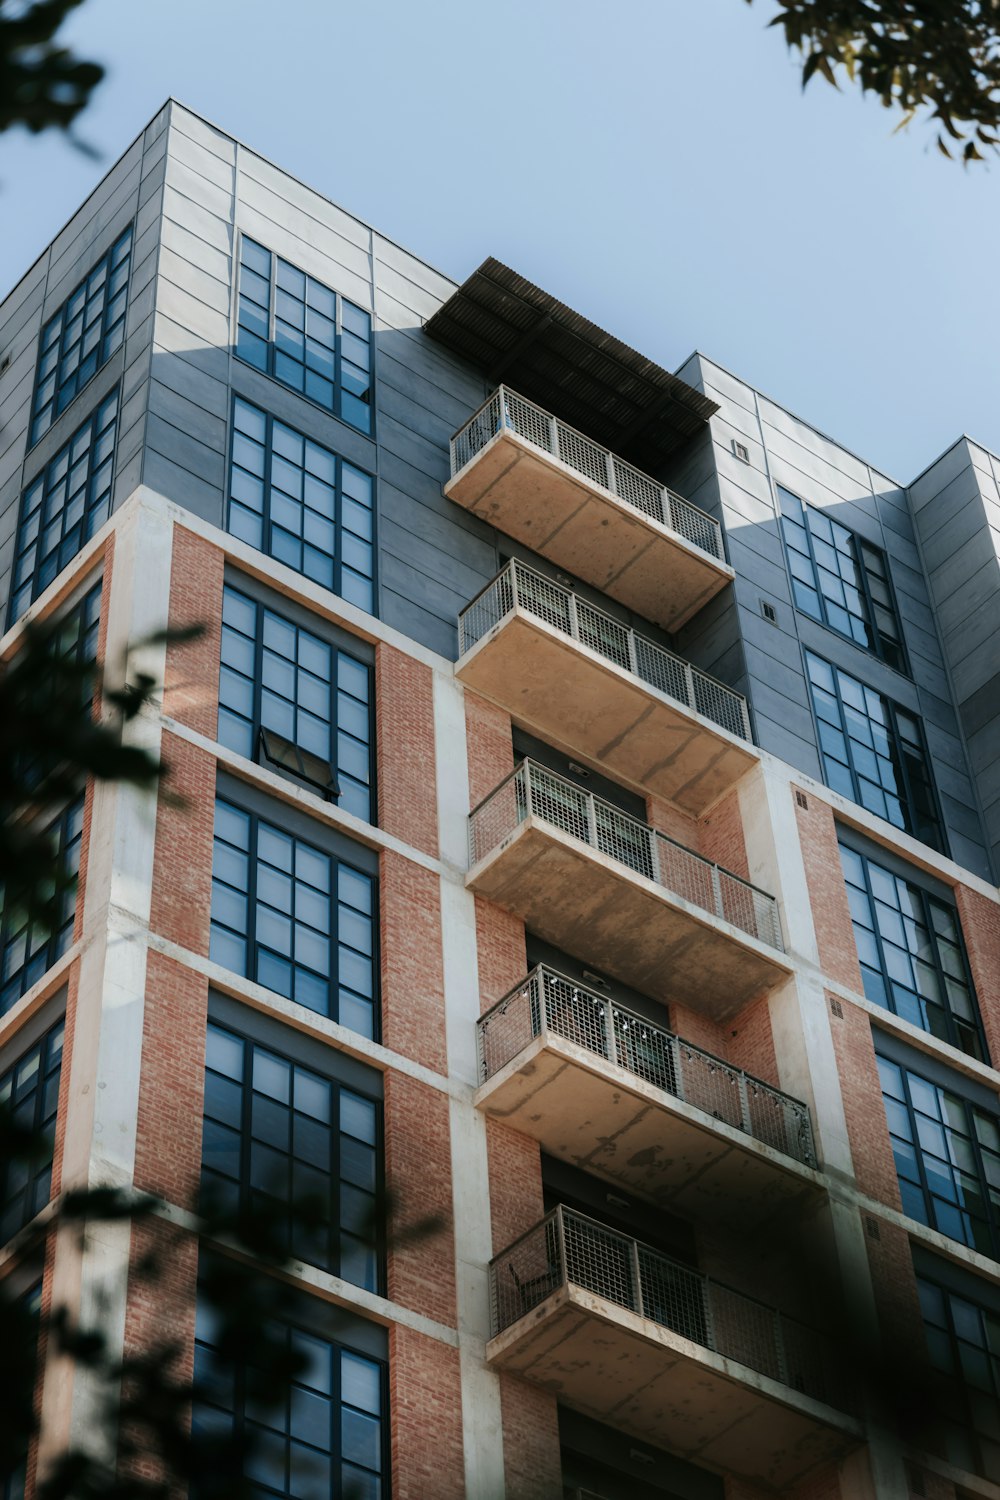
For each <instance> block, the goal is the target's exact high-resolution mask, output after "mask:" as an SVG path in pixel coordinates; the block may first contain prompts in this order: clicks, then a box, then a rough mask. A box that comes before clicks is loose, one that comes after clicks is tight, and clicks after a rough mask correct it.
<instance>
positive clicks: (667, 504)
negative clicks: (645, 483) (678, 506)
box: [660, 486, 679, 531]
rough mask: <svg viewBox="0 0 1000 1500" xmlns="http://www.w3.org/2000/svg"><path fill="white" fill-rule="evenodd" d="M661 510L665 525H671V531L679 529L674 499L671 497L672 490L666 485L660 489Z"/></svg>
mask: <svg viewBox="0 0 1000 1500" xmlns="http://www.w3.org/2000/svg"><path fill="white" fill-rule="evenodd" d="M660 510H661V511H662V512H663V516H662V520H663V524H664V526H669V527H670V529H671V531H677V530H679V528H678V525H677V521H676V519H675V517H674V504H673V500H672V498H671V495H670V491H669V490H668V489H667V488H666V486H664V488H663V489H662V490H661V491H660Z"/></svg>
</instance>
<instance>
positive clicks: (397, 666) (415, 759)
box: [375, 644, 438, 857]
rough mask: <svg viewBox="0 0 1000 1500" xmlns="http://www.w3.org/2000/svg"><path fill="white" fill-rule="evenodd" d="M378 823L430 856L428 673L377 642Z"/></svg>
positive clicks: (433, 815) (433, 811)
mask: <svg viewBox="0 0 1000 1500" xmlns="http://www.w3.org/2000/svg"><path fill="white" fill-rule="evenodd" d="M375 706H376V724H377V740H378V807H379V825H380V827H382V828H384V829H385V831H386V832H387V833H392V834H395V836H396V837H397V838H399V839H403V840H404V841H405V842H406V843H407V844H412V845H413V847H414V848H416V849H420V850H422V851H423V853H425V854H431V855H434V856H435V857H436V856H437V852H438V838H437V788H436V784H435V768H434V701H433V673H432V672H431V669H430V667H427V666H424V664H423V663H422V662H419V661H414V660H413V658H412V657H409V656H404V654H403V652H402V651H396V650H394V648H393V647H392V646H386V645H384V644H380V645H379V646H378V648H377V650H376V654H375Z"/></svg>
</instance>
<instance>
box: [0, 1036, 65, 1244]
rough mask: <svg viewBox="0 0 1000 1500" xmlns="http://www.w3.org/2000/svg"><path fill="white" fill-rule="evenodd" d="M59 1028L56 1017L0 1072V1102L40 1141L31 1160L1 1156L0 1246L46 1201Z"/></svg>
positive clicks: (59, 1058)
mask: <svg viewBox="0 0 1000 1500" xmlns="http://www.w3.org/2000/svg"><path fill="white" fill-rule="evenodd" d="M64 1030H65V1025H64V1023H63V1022H62V1021H60V1022H59V1023H58V1025H56V1026H53V1027H52V1029H51V1030H50V1031H48V1032H47V1033H46V1035H45V1036H43V1037H42V1038H41V1040H40V1041H38V1042H36V1043H35V1045H34V1046H33V1047H31V1048H29V1050H28V1051H27V1052H25V1053H24V1054H23V1055H22V1056H21V1057H19V1058H18V1060H17V1062H16V1063H14V1065H13V1066H12V1067H10V1068H8V1069H7V1071H6V1072H4V1073H0V1105H2V1106H4V1107H6V1108H7V1109H8V1110H9V1111H10V1114H11V1117H12V1118H13V1121H14V1124H15V1125H16V1126H20V1127H21V1129H23V1130H30V1131H32V1132H33V1133H37V1135H38V1137H39V1139H40V1142H41V1144H42V1149H41V1152H40V1154H39V1155H38V1156H36V1157H34V1158H33V1159H32V1160H31V1161H26V1160H24V1159H23V1158H13V1159H7V1160H6V1162H5V1168H2V1169H0V1244H6V1243H7V1241H8V1240H9V1239H10V1237H11V1235H13V1234H16V1233H17V1231H18V1230H19V1229H23V1228H24V1226H25V1224H28V1223H30V1222H31V1220H32V1219H33V1218H34V1217H35V1215H36V1214H37V1213H40V1212H41V1210H42V1209H43V1208H44V1207H45V1205H46V1203H48V1201H49V1191H50V1188H51V1186H52V1154H53V1151H54V1149H55V1128H56V1111H57V1109H58V1106H59V1069H60V1065H61V1063H62V1048H63V1032H64Z"/></svg>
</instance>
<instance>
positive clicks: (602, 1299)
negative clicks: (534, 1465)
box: [486, 1207, 861, 1489]
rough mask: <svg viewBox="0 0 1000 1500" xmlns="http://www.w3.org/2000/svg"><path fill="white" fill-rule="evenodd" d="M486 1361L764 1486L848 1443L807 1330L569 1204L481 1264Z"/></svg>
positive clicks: (834, 1377) (851, 1432)
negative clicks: (485, 1272)
mask: <svg viewBox="0 0 1000 1500" xmlns="http://www.w3.org/2000/svg"><path fill="white" fill-rule="evenodd" d="M490 1293H491V1303H492V1320H493V1322H492V1338H491V1339H490V1342H489V1343H488V1344H487V1347H486V1357H487V1360H488V1362H489V1363H490V1364H491V1365H492V1366H493V1367H494V1368H499V1369H504V1370H509V1371H511V1372H513V1373H515V1374H517V1375H519V1376H521V1377H522V1378H523V1379H525V1380H529V1381H532V1382H534V1383H535V1384H537V1385H540V1386H542V1387H544V1388H545V1389H548V1390H551V1391H553V1392H555V1393H556V1394H558V1396H559V1399H560V1400H561V1401H563V1402H565V1403H566V1404H567V1405H569V1406H572V1407H574V1408H576V1409H577V1410H579V1411H582V1412H584V1413H585V1414H586V1415H589V1416H592V1417H594V1418H596V1419H598V1420H600V1421H602V1422H611V1423H612V1424H613V1425H615V1426H616V1427H620V1428H622V1429H623V1430H625V1431H626V1432H630V1433H632V1434H634V1435H635V1436H636V1437H638V1438H640V1439H644V1440H646V1441H648V1442H651V1443H655V1444H657V1445H658V1446H661V1447H667V1448H669V1449H670V1451H671V1452H673V1453H676V1454H677V1455H678V1456H679V1457H681V1458H685V1459H687V1460H689V1461H690V1462H692V1463H696V1464H702V1465H706V1466H708V1467H711V1468H715V1469H719V1470H722V1471H723V1472H727V1473H734V1474H740V1475H743V1476H745V1477H747V1478H749V1479H751V1480H753V1481H754V1482H756V1483H758V1484H762V1485H765V1486H771V1487H773V1488H775V1489H784V1488H785V1487H788V1486H791V1485H794V1484H796V1483H797V1482H798V1481H799V1480H801V1479H803V1478H804V1477H805V1476H806V1475H808V1474H809V1473H810V1472H812V1471H813V1470H814V1469H815V1468H817V1467H818V1466H820V1465H822V1464H824V1463H829V1462H831V1461H833V1460H836V1459H837V1458H839V1457H840V1456H841V1455H842V1454H844V1453H845V1452H847V1451H848V1450H849V1449H850V1448H852V1447H854V1446H856V1444H857V1443H858V1441H859V1440H860V1436H861V1434H860V1428H859V1426H858V1423H857V1421H856V1420H855V1418H854V1417H853V1416H852V1415H851V1414H850V1410H851V1404H850V1397H849V1394H848V1392H847V1390H846V1389H845V1386H844V1384H843V1382H842V1380H841V1377H840V1374H839V1370H838V1366H837V1360H836V1357H835V1353H834V1350H833V1349H832V1348H831V1346H830V1344H829V1342H828V1341H827V1340H826V1339H825V1338H824V1337H823V1336H822V1335H821V1334H819V1333H816V1332H814V1331H812V1330H811V1329H808V1328H806V1327H804V1326H803V1325H802V1324H800V1323H798V1322H795V1321H794V1320H792V1319H789V1318H786V1317H784V1316H783V1315H782V1314H780V1313H779V1312H778V1311H777V1310H776V1309H774V1308H772V1307H767V1306H765V1305H764V1304H763V1303H761V1302H758V1301H756V1300H754V1299H753V1298H750V1297H747V1296H745V1295H744V1294H743V1293H742V1292H738V1291H735V1290H734V1289H733V1288H731V1287H728V1286H725V1285H723V1284H722V1283H721V1282H718V1281H714V1280H712V1279H710V1278H709V1277H706V1276H702V1275H700V1274H698V1273H697V1272H695V1271H692V1270H691V1269H690V1267H688V1266H685V1265H683V1264H681V1263H680V1262H678V1261H674V1260H671V1259H670V1258H669V1257H667V1256H665V1255H663V1254H661V1253H660V1252H659V1251H657V1250H655V1249H653V1248H651V1247H650V1246H648V1245H644V1244H642V1243H641V1242H639V1241H637V1240H634V1239H632V1238H630V1237H629V1236H627V1235H624V1234H620V1233H618V1232H617V1231H616V1230H613V1229H610V1228H608V1227H607V1226H605V1225H603V1224H600V1223H598V1222H597V1221H595V1220H593V1219H590V1218H587V1217H586V1216H584V1215H583V1214H580V1213H577V1212H575V1211H574V1210H571V1209H567V1208H564V1207H559V1208H557V1209H555V1210H554V1211H553V1212H552V1213H550V1214H548V1215H547V1216H546V1217H545V1218H544V1219H543V1220H542V1221H541V1223H539V1224H537V1225H536V1226H535V1227H534V1228H533V1229H531V1230H529V1231H528V1233H527V1234H525V1235H523V1236H522V1237H521V1238H520V1239H519V1240H516V1241H515V1242H514V1244H513V1245H510V1246H509V1247H508V1248H507V1249H506V1250H504V1251H503V1252H502V1254H500V1255H498V1256H497V1257H496V1258H495V1259H494V1261H493V1262H492V1264H491V1266H490Z"/></svg>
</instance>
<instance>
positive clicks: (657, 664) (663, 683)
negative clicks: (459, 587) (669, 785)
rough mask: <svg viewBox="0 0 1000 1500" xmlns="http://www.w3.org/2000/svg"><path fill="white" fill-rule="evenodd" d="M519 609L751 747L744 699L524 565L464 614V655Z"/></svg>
mask: <svg viewBox="0 0 1000 1500" xmlns="http://www.w3.org/2000/svg"><path fill="white" fill-rule="evenodd" d="M515 609H522V610H524V611H525V612H526V613H527V614H529V615H534V616H535V618H536V619H539V620H544V621H545V623H546V624H547V625H551V626H553V627H554V629H556V630H559V631H561V632H562V633H563V634H564V635H568V636H570V637H571V639H572V640H574V641H579V643H580V644H581V645H582V646H587V647H588V648H589V649H590V650H591V651H596V652H597V654H598V656H603V657H604V659H605V661H610V662H613V663H614V664H615V666H617V667H621V668H623V669H624V670H625V671H626V672H631V673H632V675H633V676H634V677H638V678H639V679H640V681H642V682H645V683H648V684H649V686H650V687H652V688H655V689H656V691H657V692H659V693H663V694H665V695H666V697H668V698H673V699H675V700H676V701H677V702H678V703H682V704H683V705H684V707H685V708H688V709H690V710H691V712H692V713H697V714H702V715H703V716H704V717H705V718H706V719H711V720H712V722H713V723H714V724H718V725H720V727H721V728H723V729H728V731H729V733H730V734H734V735H736V736H738V738H739V739H741V740H746V741H747V742H748V743H752V739H751V735H750V714H749V711H748V709H747V701H746V699H745V698H744V697H743V695H742V693H736V692H734V691H733V689H732V688H729V687H726V686H725V684H724V683H721V682H717V681H716V679H715V678H714V677H710V676H709V675H708V673H707V672H702V671H701V670H700V669H699V668H698V667H693V666H692V665H691V663H690V662H687V661H685V660H684V658H683V657H681V656H675V655H674V653H673V652H672V651H667V650H665V649H664V647H662V646H658V645H656V644H655V642H653V641H650V640H647V638H646V637H645V636H643V635H638V634H637V633H636V632H635V631H634V630H630V629H629V627H628V626H627V625H623V624H622V623H621V621H620V620H616V619H614V617H613V616H611V615H609V614H607V613H606V612H605V611H604V610H603V609H598V608H596V606H595V605H593V604H589V603H588V602H587V600H586V599H583V598H581V597H580V595H579V594H575V593H574V592H573V590H572V589H568V588H565V587H564V586H563V585H562V584H560V583H556V582H555V581H554V580H553V579H551V578H547V577H546V576H545V575H544V573H539V572H538V571H537V570H536V569H535V568H531V567H528V566H527V564H525V563H522V562H517V561H512V562H510V563H508V564H507V566H506V567H505V568H504V570H503V572H502V573H498V574H497V576H496V578H494V579H493V581H492V583H488V584H487V585H486V587H485V588H484V589H483V590H482V591H481V592H480V593H478V594H477V595H476V597H475V598H474V599H473V600H472V602H471V603H470V604H467V605H466V607H465V609H463V610H462V612H461V614H460V615H459V617H458V649H459V654H460V655H462V656H464V655H465V653H466V652H467V651H469V650H471V649H472V647H473V646H474V645H475V644H476V642H477V641H480V640H482V638H483V637H484V636H486V635H489V633H490V631H491V630H494V629H495V628H496V626H498V625H499V624H500V622H501V621H502V620H504V619H505V618H506V617H507V615H509V614H511V613H512V612H513V611H514V610H515Z"/></svg>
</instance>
